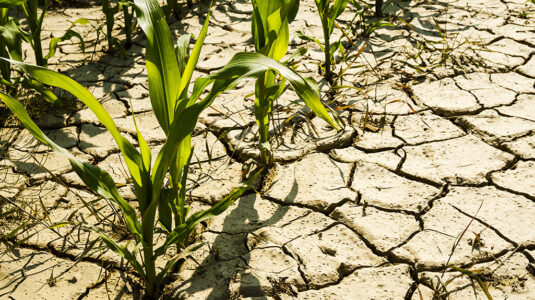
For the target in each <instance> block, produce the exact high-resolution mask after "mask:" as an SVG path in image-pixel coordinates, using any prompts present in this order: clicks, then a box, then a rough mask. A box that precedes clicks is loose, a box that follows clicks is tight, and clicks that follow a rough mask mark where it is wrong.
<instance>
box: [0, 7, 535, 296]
mask: <svg viewBox="0 0 535 300" xmlns="http://www.w3.org/2000/svg"><path fill="white" fill-rule="evenodd" d="M386 11H387V13H389V14H392V15H397V16H399V17H401V18H403V20H405V21H406V22H407V23H408V24H410V26H408V25H404V24H402V23H400V22H398V23H399V24H401V25H400V26H398V27H397V28H395V29H392V28H380V29H377V30H376V31H375V32H373V33H372V35H371V37H370V39H369V40H368V43H367V46H366V48H365V51H364V52H363V54H362V56H361V57H360V58H359V60H358V61H357V62H356V63H355V66H356V67H354V68H351V69H349V70H348V72H347V73H346V74H345V76H344V78H343V81H342V84H343V85H356V86H359V87H360V88H362V90H365V91H367V96H363V95H362V94H361V93H357V92H355V91H354V90H352V89H348V90H341V91H338V92H339V94H338V95H337V97H338V98H337V101H338V102H337V104H336V105H335V106H334V107H344V109H342V110H339V111H338V112H339V113H340V117H341V118H342V119H343V120H344V121H345V123H346V127H345V129H344V130H343V131H342V132H339V133H337V132H336V131H334V130H333V129H332V128H330V127H328V126H327V125H326V124H325V123H324V122H323V121H321V120H320V119H319V118H311V120H309V121H307V120H306V119H305V118H304V117H303V116H305V115H306V110H304V109H303V107H302V106H300V105H299V104H296V102H295V100H296V99H297V97H296V96H295V94H293V93H292V92H291V91H288V92H286V93H285V94H284V95H283V96H282V98H281V99H280V100H279V105H277V106H276V107H275V113H274V120H275V126H274V127H273V132H272V134H273V136H274V138H273V145H274V146H275V157H276V160H277V163H276V165H275V166H274V167H273V168H272V169H270V170H269V171H268V172H267V174H266V175H264V176H263V178H261V180H259V182H258V183H257V185H256V188H257V191H258V193H250V194H247V195H245V196H243V197H242V198H241V199H239V201H237V202H236V203H235V204H234V205H233V206H231V207H230V208H229V209H228V210H227V211H226V212H225V213H224V214H222V215H220V216H218V217H216V218H214V219H213V220H210V221H209V222H207V223H206V224H203V228H199V229H200V230H199V232H200V235H199V240H202V241H204V242H206V244H205V246H203V247H202V248H201V249H200V250H199V251H197V252H195V253H194V254H193V255H192V256H191V257H190V258H188V259H187V260H186V261H185V262H184V264H182V265H181V267H180V269H179V270H177V272H176V273H173V274H172V276H170V279H169V280H168V282H167V284H166V286H165V297H168V298H173V299H175V298H177V299H241V298H248V299H293V298H297V299H414V300H418V299H431V298H432V297H433V293H434V292H433V288H435V287H436V286H437V282H438V281H439V280H441V281H442V282H448V286H447V290H448V292H449V294H448V295H449V298H448V299H485V295H484V293H483V291H482V289H481V288H480V286H479V285H478V284H477V283H476V281H475V280H471V279H470V278H469V277H467V276H460V273H459V272H457V271H455V270H452V269H451V267H452V266H455V267H462V268H470V270H472V271H473V272H474V273H475V274H477V275H478V276H479V277H480V278H482V280H483V281H484V282H485V284H486V286H488V289H489V293H490V294H491V295H492V296H493V297H494V299H535V260H534V258H535V222H534V220H535V217H534V216H535V88H534V83H535V80H534V78H535V56H534V53H535V32H534V28H535V15H533V13H535V9H534V6H533V5H530V4H527V3H526V2H525V1H524V0H512V1H510V0H501V1H500V0H487V1H480V0H457V1H449V0H446V1H419V0H416V1H394V3H393V4H391V5H389V6H387V7H386ZM354 13H355V11H354V10H352V9H348V10H347V11H346V12H345V13H344V14H343V15H342V16H341V20H340V22H341V23H342V24H347V22H348V21H350V20H351V18H352V17H353V15H354ZM212 14H213V15H212V18H211V25H212V26H211V28H210V29H209V35H208V37H207V38H206V45H205V47H204V50H203V53H202V58H201V62H200V63H199V66H198V69H197V73H196V74H197V76H199V75H205V74H208V73H210V72H212V71H214V70H217V69H218V68H220V67H222V66H223V65H224V64H225V63H226V62H227V61H228V60H229V59H230V57H231V56H232V55H233V54H234V53H236V52H239V51H252V50H253V46H252V44H251V36H250V14H251V5H250V4H249V3H248V1H241V0H240V1H228V2H227V1H216V3H215V4H214V6H213V8H212ZM81 16H85V17H89V18H91V19H92V21H93V22H95V23H99V22H102V20H103V16H102V14H101V13H100V11H99V7H92V8H83V9H81V8H80V9H78V8H67V9H63V10H57V11H55V12H51V13H50V15H49V16H48V17H47V19H46V22H47V25H46V27H45V32H44V33H43V36H45V37H48V36H49V33H51V32H53V33H55V34H56V35H58V33H60V32H61V31H62V30H64V29H65V28H66V27H67V26H68V22H69V20H70V21H72V20H74V19H77V18H79V17H81ZM203 20H204V18H203V17H199V15H198V14H197V10H193V11H191V13H189V14H188V15H184V16H183V18H182V19H181V20H180V21H173V22H172V23H171V28H172V31H173V32H174V33H175V34H176V35H179V34H183V33H184V32H191V33H197V32H199V30H200V28H201V24H202V22H203ZM435 21H436V22H437V23H438V24H440V26H441V27H442V28H443V31H445V32H447V37H446V38H445V39H444V38H443V37H441V36H440V34H438V32H437V29H436V23H435ZM290 26H291V28H292V29H291V31H292V32H295V31H296V30H303V31H304V32H305V33H306V34H309V35H314V36H318V37H320V36H321V26H320V21H319V19H318V17H317V16H316V9H315V7H314V4H313V1H309V0H308V1H302V7H301V9H300V12H299V14H298V16H297V19H296V21H295V22H294V23H292V24H291V25H290ZM81 30H82V31H84V30H85V33H84V35H85V36H86V38H87V39H89V40H91V39H95V33H94V32H93V31H91V30H89V29H81ZM334 35H335V36H340V33H339V32H337V31H335V33H334ZM46 39H47V38H46ZM46 39H45V44H46V43H47V40H46ZM144 43H145V40H144V37H143V35H142V34H141V33H139V34H138V35H137V37H136V38H135V40H134V45H133V46H132V48H131V49H130V50H128V52H127V56H126V57H123V56H121V55H120V54H117V53H115V54H109V53H105V52H104V51H102V49H103V46H104V45H105V43H104V42H100V43H91V42H89V43H88V44H90V46H89V48H88V50H87V51H86V53H85V54H84V53H81V51H80V49H79V47H78V45H72V44H69V43H66V44H65V45H64V47H63V48H62V49H61V53H60V54H59V55H57V56H56V57H55V58H54V59H53V63H52V67H53V68H55V69H57V70H61V71H64V72H66V73H67V74H69V76H71V77H72V78H75V79H77V80H78V81H80V82H81V83H82V84H83V85H84V86H86V87H88V89H89V90H90V91H92V92H93V93H94V94H95V96H96V97H97V98H98V99H100V100H101V102H102V104H103V105H104V107H105V108H106V109H107V110H108V111H109V112H110V114H111V116H112V117H113V118H114V120H115V122H116V124H117V125H118V127H119V128H120V130H121V131H122V132H123V134H124V135H125V136H126V137H127V138H132V141H133V142H134V143H135V141H134V134H135V128H134V127H133V122H132V112H134V113H135V115H136V118H137V121H138V124H141V131H142V133H143V134H144V136H145V138H146V139H147V141H148V142H149V143H150V145H151V146H152V148H153V149H154V152H155V153H157V152H156V151H158V150H159V149H160V147H161V145H162V143H163V140H164V138H165V136H164V134H163V131H162V130H160V128H159V126H158V122H157V121H156V118H155V117H154V115H153V113H152V111H151V107H150V101H149V99H148V84H147V74H146V69H145V65H144V64H145V62H144V57H143V55H144ZM361 45H363V44H362V41H360V40H359V41H358V45H357V46H358V47H360V46H361ZM347 46H348V47H349V45H347ZM298 48H307V49H309V50H308V53H307V54H306V56H305V57H304V58H303V60H302V62H301V65H300V66H299V69H298V70H299V71H301V72H302V73H304V74H305V75H309V76H313V77H314V78H316V79H317V80H321V75H319V73H318V64H319V63H321V61H322V60H323V56H322V54H321V53H320V52H319V51H318V49H317V46H316V45H315V44H314V43H307V42H304V41H302V40H300V39H299V38H297V37H295V36H292V37H291V49H292V50H291V51H295V50H296V49H298ZM355 51H356V50H355V49H354V48H352V49H351V52H350V53H354V52H355ZM28 53H30V52H28ZM29 60H30V61H31V60H32V58H31V57H30V58H29ZM440 61H443V62H444V64H443V65H437V64H438V62H440ZM417 66H419V67H417ZM433 66H435V67H434V68H433ZM321 85H322V88H323V90H326V86H325V82H321ZM253 88H254V84H252V83H248V84H243V85H240V86H239V87H238V89H237V90H235V91H231V92H229V93H227V94H224V95H222V96H220V97H219V98H218V99H217V100H216V101H215V103H214V104H213V105H212V107H211V108H209V109H207V110H206V111H205V112H204V113H203V115H202V116H201V119H200V124H199V126H198V128H197V129H196V130H195V133H194V137H193V143H194V144H195V145H196V147H195V153H196V155H195V157H194V159H193V160H194V162H193V163H192V171H191V176H190V177H191V178H190V179H191V180H190V187H191V190H190V191H191V192H190V195H189V196H190V199H191V206H192V210H194V211H195V210H198V209H202V208H203V207H206V206H207V205H210V204H211V203H214V202H215V201H217V200H219V199H221V198H222V197H224V196H225V195H227V194H228V193H229V192H230V191H231V190H232V189H234V188H236V187H238V186H240V185H241V184H242V173H243V171H244V170H247V168H248V166H249V164H250V163H251V161H252V160H251V159H254V158H255V157H257V156H258V152H257V150H255V149H256V147H255V139H254V136H255V135H254V134H255V132H256V130H257V129H256V126H255V123H254V114H253V111H252V107H253V99H252V97H251V93H253ZM288 107H289V108H290V109H287V108H288ZM366 109H368V111H369V114H368V123H369V124H371V122H373V124H374V126H373V127H371V128H372V130H368V129H367V130H363V120H364V118H365V111H366ZM414 111H416V112H418V114H417V115H416V114H414ZM302 112H305V114H303V113H302ZM293 114H296V117H294V118H293V119H292V120H291V121H290V122H284V121H285V120H286V119H287V118H288V117H289V116H291V115H293ZM39 124H40V125H41V126H43V127H44V128H46V129H47V133H48V135H49V136H50V137H51V138H52V139H54V140H55V141H56V142H58V143H59V144H60V145H62V146H63V147H66V148H69V149H70V150H71V151H72V152H73V153H74V154H75V155H76V156H79V157H81V158H84V159H86V160H88V161H92V162H94V163H95V164H97V165H98V166H100V167H102V168H104V169H106V170H107V171H108V172H110V174H111V175H112V176H113V177H114V179H115V180H116V182H117V183H120V184H121V185H122V186H123V187H122V188H121V189H120V192H121V193H122V194H123V195H125V197H126V198H128V199H129V200H130V201H131V203H132V204H133V205H134V204H135V201H134V199H133V194H132V191H131V188H130V187H131V186H130V184H129V180H128V179H127V178H126V176H125V171H124V170H125V168H124V166H123V165H124V162H123V161H122V160H121V157H120V154H119V151H118V149H117V147H116V146H115V144H114V143H113V140H112V138H111V136H110V135H109V134H108V133H107V132H106V130H105V129H104V128H103V127H102V126H101V125H100V124H99V123H98V121H97V119H96V118H95V117H94V116H93V115H92V114H91V112H90V111H89V110H88V109H83V108H82V109H79V110H77V111H67V112H58V111H57V110H56V111H54V112H53V113H46V114H44V115H42V116H41V118H40V119H39ZM4 127H5V128H0V136H1V143H0V146H1V147H2V148H1V149H3V152H2V153H3V154H2V155H3V156H2V157H0V168H1V170H2V172H1V176H2V179H1V180H0V194H1V195H2V196H4V197H6V198H8V199H10V200H11V202H12V203H1V204H0V215H2V218H1V219H0V226H1V227H0V228H1V230H2V234H3V235H6V234H7V233H9V232H11V231H12V230H13V229H15V228H17V227H19V230H18V231H17V232H18V233H17V234H16V237H9V236H7V237H6V236H4V237H3V238H2V240H1V243H0V250H1V252H2V253H4V252H5V251H6V250H7V253H6V254H4V255H2V256H0V298H2V299H17V300H19V299H132V298H136V297H138V296H139V287H138V286H139V285H138V281H137V279H136V277H135V276H134V275H132V273H131V272H130V270H129V269H128V267H127V265H126V264H125V262H124V261H121V260H120V259H119V258H118V257H117V256H116V255H115V254H114V253H112V252H110V251H108V250H106V248H105V247H104V246H102V245H101V244H100V241H99V240H98V238H97V237H96V236H95V235H94V234H93V233H91V232H88V231H85V230H83V229H81V228H80V227H76V226H63V227H57V228H54V229H53V230H50V229H47V228H46V226H45V224H51V223H55V222H64V221H85V222H88V223H91V224H100V226H102V227H103V228H104V229H105V230H107V231H109V232H110V233H112V234H113V237H114V238H115V239H117V240H126V239H127V238H128V234H127V233H126V232H125V231H124V229H123V228H122V227H121V226H120V225H118V224H120V223H121V222H120V220H119V219H117V216H116V215H115V214H114V211H113V208H112V207H111V206H110V205H109V204H108V203H106V202H105V201H104V200H101V199H98V198H96V197H94V196H93V195H91V194H90V193H88V192H87V191H85V190H84V189H83V186H82V184H81V181H80V180H79V179H78V178H77V177H76V175H75V174H74V173H73V172H72V170H71V169H70V166H69V164H68V161H66V160H65V159H63V158H62V157H60V156H58V155H55V154H53V153H50V152H49V151H48V149H46V147H43V146H39V145H37V144H36V142H35V141H34V140H33V139H31V138H30V136H29V133H28V132H27V131H26V130H22V129H20V128H18V127H13V126H10V125H9V124H6V125H5V126H4ZM374 127H377V128H378V130H375V128H374ZM154 156H155V155H154ZM52 174H54V175H52ZM58 182H63V183H65V185H63V184H59V183H58ZM14 204H16V205H17V206H18V207H19V208H22V209H24V210H25V211H27V212H30V214H29V215H32V216H33V217H30V216H29V215H27V214H24V213H22V212H20V210H18V209H15V206H14ZM89 207H91V208H92V210H93V213H92V212H91V211H90V210H89V209H88V208H89ZM95 211H96V213H95ZM35 216H39V217H40V218H42V221H39V220H37V219H35V218H34V217H35ZM43 216H44V217H43ZM96 216H98V218H97V217H96ZM466 228H467V229H466ZM458 237H461V238H460V239H458ZM14 241H17V247H16V248H9V247H10V245H12V244H13V242H14ZM454 245H457V246H456V248H455V251H453V252H452V247H453V246H454ZM442 294H444V291H442Z"/></svg>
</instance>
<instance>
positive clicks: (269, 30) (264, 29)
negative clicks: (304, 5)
mask: <svg viewBox="0 0 535 300" xmlns="http://www.w3.org/2000/svg"><path fill="white" fill-rule="evenodd" d="M298 8H299V1H291V0H275V1H273V0H270V1H265V0H256V1H253V22H252V26H253V28H252V33H253V38H254V40H255V47H256V50H257V51H258V52H260V53H263V54H265V55H267V56H269V57H271V58H274V59H275V60H280V59H281V58H282V57H284V55H285V54H286V52H287V50H288V43H289V38H290V34H289V28H288V23H289V19H290V17H293V18H295V14H297V9H298ZM292 20H293V19H292Z"/></svg>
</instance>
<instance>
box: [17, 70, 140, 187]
mask: <svg viewBox="0 0 535 300" xmlns="http://www.w3.org/2000/svg"><path fill="white" fill-rule="evenodd" d="M9 61H10V62H11V63H12V64H15V65H17V66H18V67H20V68H21V69H23V70H24V71H26V72H27V73H29V74H30V75H31V76H32V77H33V78H34V79H35V80H37V81H39V82H41V83H44V84H47V85H50V86H54V87H59V88H62V89H64V90H66V91H68V92H70V93H71V94H73V95H74V96H75V97H76V98H78V99H79V100H80V101H82V102H83V103H84V104H85V105H87V107H89V108H90V109H91V110H92V111H93V113H94V114H95V116H96V117H97V118H98V120H99V121H100V123H102V125H104V126H105V127H106V129H108V131H109V132H110V134H111V135H112V136H113V138H114V139H115V142H116V143H117V145H118V146H119V149H120V150H121V153H122V155H123V157H124V159H125V162H126V165H127V167H128V170H129V171H130V175H131V176H132V179H133V180H134V183H135V184H137V185H138V186H142V184H143V182H142V176H143V177H148V174H147V173H146V172H144V171H143V162H142V158H141V154H140V153H139V152H138V151H137V150H136V148H135V147H134V146H133V145H132V143H130V141H128V140H127V139H126V138H125V137H123V136H122V135H121V134H120V133H119V130H118V129H117V126H115V123H114V122H113V119H112V118H111V117H110V115H109V114H108V113H107V112H106V110H105V109H104V108H103V107H102V105H101V104H100V103H99V102H98V101H97V99H96V98H95V97H94V96H93V95H92V94H91V93H90V92H89V91H88V90H87V89H85V88H84V87H83V86H81V85H80V84H79V83H78V82H76V81H75V80H74V79H72V78H70V77H68V76H65V75H63V74H60V73H57V72H55V71H52V70H48V69H46V68H42V67H38V66H35V65H30V64H26V63H22V62H17V61H13V60H9Z"/></svg>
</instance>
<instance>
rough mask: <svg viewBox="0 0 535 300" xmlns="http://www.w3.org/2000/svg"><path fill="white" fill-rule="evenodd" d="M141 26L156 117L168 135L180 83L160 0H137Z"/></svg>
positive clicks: (135, 2) (136, 5) (150, 91)
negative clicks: (144, 37)
mask: <svg viewBox="0 0 535 300" xmlns="http://www.w3.org/2000/svg"><path fill="white" fill-rule="evenodd" d="M134 5H135V8H136V13H137V17H138V18H137V19H138V22H139V25H140V26H141V28H142V29H143V31H144V32H145V35H146V36H147V53H146V63H147V73H148V77H149V94H150V100H151V103H152V108H153V109H154V114H155V115H156V118H157V119H158V122H159V123H160V125H161V126H162V129H163V131H164V132H165V133H166V134H168V133H169V126H170V125H171V123H172V122H173V119H174V114H175V107H176V102H177V100H178V97H179V95H180V94H179V87H180V82H181V76H180V70H179V68H178V62H177V57H176V53H175V51H174V48H173V40H172V39H171V31H170V30H169V26H168V25H167V21H166V20H165V17H164V16H163V13H162V10H161V8H160V6H159V4H158V2H157V1H151V0H135V1H134Z"/></svg>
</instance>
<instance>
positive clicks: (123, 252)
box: [97, 230, 146, 278]
mask: <svg viewBox="0 0 535 300" xmlns="http://www.w3.org/2000/svg"><path fill="white" fill-rule="evenodd" d="M97 233H98V235H99V237H100V238H101V239H102V241H103V242H104V243H105V244H106V246H108V248H110V249H111V250H112V251H113V252H115V253H117V254H119V255H120V256H121V257H123V258H124V259H126V261H128V262H129V263H130V265H131V266H132V267H133V268H134V269H135V270H136V271H137V272H138V273H139V275H141V277H143V278H146V274H145V271H144V270H143V267H142V266H141V264H140V263H139V262H138V261H137V259H136V257H135V256H134V254H132V252H130V251H129V250H128V249H127V248H126V247H124V246H121V245H119V244H117V243H116V242H114V241H113V240H112V239H111V238H110V237H108V236H107V235H106V234H104V233H103V232H102V231H100V230H98V231H97Z"/></svg>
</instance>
